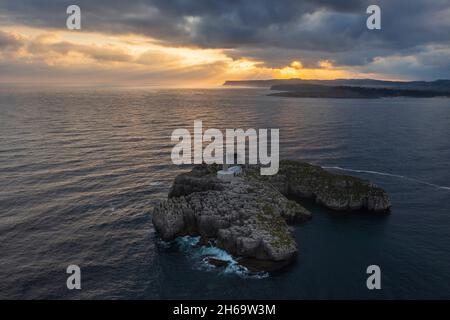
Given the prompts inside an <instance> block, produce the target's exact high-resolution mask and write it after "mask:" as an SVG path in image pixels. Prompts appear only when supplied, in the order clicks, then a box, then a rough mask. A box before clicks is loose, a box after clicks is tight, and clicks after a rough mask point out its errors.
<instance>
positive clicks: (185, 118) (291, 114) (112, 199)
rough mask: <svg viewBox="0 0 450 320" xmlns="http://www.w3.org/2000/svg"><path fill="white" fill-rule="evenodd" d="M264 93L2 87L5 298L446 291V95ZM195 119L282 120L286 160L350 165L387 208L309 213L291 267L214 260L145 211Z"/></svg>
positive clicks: (172, 170) (449, 272)
mask: <svg viewBox="0 0 450 320" xmlns="http://www.w3.org/2000/svg"><path fill="white" fill-rule="evenodd" d="M266 93H267V92H266V91H265V90H262V89H212V90H167V89H166V90H163V89H151V90H149V89H147V90H137V89H136V90H134V89H127V90H125V89H117V90H106V89H101V90H100V89H99V90H95V89H90V90H75V89H70V90H69V89H65V90H54V91H49V90H48V91H45V90H44V91H39V90H31V91H24V90H19V91H18V90H15V91H11V90H3V91H1V92H0V297H1V298H27V299H31V298H33V299H34V298H77V299H79V298H82V299H85V298H104V299H109V298H120V299H130V298H139V299H158V298H162V299H169V298H186V299H188V298H205V299H206V298H208V299H209V298H277V299H283V298H294V299H295V298H300V299H302V298H308V299H316V298H321V299H322V298H388V299H390V298H408V299H409V298H450V288H449V286H450V189H449V188H448V187H450V168H449V165H450V99H443V98H436V99H412V98H395V99H379V100H349V99H342V100H333V99H295V98H280V97H267V96H265V94H266ZM196 119H197V120H203V125H204V127H205V128H206V127H214V128H220V129H223V128H244V129H245V128H250V127H252V128H280V153H281V156H282V157H283V158H292V159H302V160H306V161H309V162H312V163H315V164H319V165H323V166H328V167H339V168H342V169H350V170H357V171H353V172H350V173H351V174H354V175H356V176H359V177H363V178H368V179H371V180H372V181H373V182H375V183H377V184H378V185H380V186H381V187H383V188H385V189H386V190H387V191H388V192H389V194H390V196H391V199H392V203H393V208H392V213H391V214H390V215H386V216H375V215H370V214H339V213H333V212H330V211H327V210H324V209H321V208H318V207H315V206H311V207H310V209H311V210H312V212H313V215H314V217H313V219H312V221H311V222H309V223H306V224H303V225H299V226H297V227H296V228H295V236H296V239H297V241H298V243H299V247H300V255H299V258H298V260H297V263H296V264H295V265H293V266H291V267H290V268H288V269H287V270H285V271H283V272H279V273H276V274H272V275H269V276H262V277H250V276H245V274H242V273H241V272H239V271H238V270H226V271H224V270H210V269H207V268H205V266H204V265H202V263H201V256H202V252H201V250H205V248H203V249H198V248H193V247H191V246H190V245H189V242H188V241H178V243H173V244H166V243H163V242H161V241H160V240H158V237H157V235H156V234H155V231H154V229H153V226H152V224H151V209H152V206H153V205H155V204H156V203H157V202H158V201H160V200H162V199H164V198H165V197H166V195H167V191H168V189H169V187H170V183H171V181H172V179H173V178H174V177H175V175H177V174H178V173H180V172H182V171H184V170H187V169H188V168H186V167H184V168H181V167H177V166H175V165H173V164H172V163H171V160H170V151H171V148H172V146H173V143H172V142H171V141H170V134H171V132H172V131H173V130H174V129H176V128H183V127H185V128H188V129H190V130H193V128H192V127H193V121H194V120H196ZM330 170H334V171H336V172H343V171H342V170H340V169H338V168H334V169H330ZM347 173H349V172H347ZM446 187H447V188H446ZM191 240H192V239H191ZM208 250H209V249H208ZM210 250H212V249H210ZM219 254H222V255H223V253H219ZM70 264H77V265H79V266H80V267H81V274H82V289H81V290H79V291H76V290H73V291H69V290H67V288H66V277H67V276H68V275H67V274H66V272H65V270H66V268H67V266H68V265H70ZM371 264H377V265H379V266H380V267H381V271H382V290H380V291H376V292H374V291H369V290H368V289H367V288H366V278H367V275H366V273H365V271H366V268H367V266H368V265H371Z"/></svg>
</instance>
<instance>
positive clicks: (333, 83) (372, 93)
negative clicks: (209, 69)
mask: <svg viewBox="0 0 450 320" xmlns="http://www.w3.org/2000/svg"><path fill="white" fill-rule="evenodd" d="M224 86H246V87H258V88H270V89H271V90H274V91H280V92H276V93H271V94H269V96H279V97H296V98H364V99H367V98H370V99H375V98H383V97H413V98H433V97H450V80H436V81H429V82H427V81H405V82H403V81H384V80H374V79H336V80H301V79H288V80H281V79H272V80H244V81H226V82H225V83H224Z"/></svg>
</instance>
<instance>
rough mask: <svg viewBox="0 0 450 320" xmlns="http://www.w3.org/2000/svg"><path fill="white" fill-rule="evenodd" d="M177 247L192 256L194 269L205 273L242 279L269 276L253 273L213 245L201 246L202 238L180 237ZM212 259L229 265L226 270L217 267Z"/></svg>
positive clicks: (267, 274)
mask: <svg viewBox="0 0 450 320" xmlns="http://www.w3.org/2000/svg"><path fill="white" fill-rule="evenodd" d="M174 242H175V244H176V246H177V247H178V248H179V249H180V250H181V251H183V252H185V253H187V254H188V255H190V257H191V258H192V259H193V260H194V261H193V265H194V268H196V269H198V270H203V271H218V272H219V273H222V274H235V275H237V276H239V277H241V278H247V279H264V278H267V277H268V276H269V273H268V272H251V271H250V270H248V269H247V268H246V267H244V266H242V265H240V264H239V262H238V261H237V260H236V259H234V258H233V256H231V255H230V254H229V253H228V252H226V251H225V250H222V249H220V248H217V247H215V246H213V245H199V243H200V237H192V236H184V237H178V238H177V239H176V240H175V241H174ZM210 258H213V259H217V260H221V261H225V262H226V263H228V265H227V266H226V267H224V268H220V267H216V266H214V265H213V264H211V263H210V262H209V261H208V260H209V259H210Z"/></svg>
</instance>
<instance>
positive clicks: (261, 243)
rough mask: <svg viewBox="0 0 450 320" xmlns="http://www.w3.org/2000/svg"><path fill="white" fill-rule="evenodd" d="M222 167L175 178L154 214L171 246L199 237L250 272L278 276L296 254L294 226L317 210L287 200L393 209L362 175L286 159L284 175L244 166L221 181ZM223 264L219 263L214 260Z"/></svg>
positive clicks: (200, 169) (208, 167) (207, 167)
mask: <svg viewBox="0 0 450 320" xmlns="http://www.w3.org/2000/svg"><path fill="white" fill-rule="evenodd" d="M220 169H221V167H219V166H217V165H205V164H204V165H197V166H195V167H194V168H193V169H192V171H190V172H188V173H183V174H181V175H179V176H177V177H176V178H175V180H174V183H173V185H172V187H171V189H170V192H169V196H168V199H167V200H165V201H163V202H161V203H160V204H159V205H158V206H156V207H155V208H154V210H153V215H152V217H153V224H154V226H155V229H156V230H157V232H158V233H159V235H160V236H161V238H162V239H163V240H165V241H170V240H174V239H175V238H177V237H179V236H185V235H191V236H200V237H201V243H203V244H207V243H213V244H214V245H215V246H217V247H219V248H221V249H224V250H226V251H227V252H229V253H230V254H232V255H233V256H236V257H240V260H239V263H241V264H242V265H244V266H247V267H248V268H249V269H252V270H264V271H272V270H275V269H278V268H280V267H282V266H285V265H287V264H289V263H291V262H292V261H293V260H294V259H295V257H296V256H297V254H298V246H297V243H296V242H295V240H294V238H293V236H292V234H291V231H290V229H289V226H288V224H292V223H299V222H305V221H307V220H309V219H311V216H312V215H311V212H309V211H308V210H307V209H305V208H304V207H303V206H302V205H301V204H299V203H298V202H296V201H293V200H290V199H289V198H288V197H291V196H293V197H296V198H299V199H309V200H313V201H315V202H316V203H317V204H319V205H322V206H324V207H327V208H329V209H332V210H339V211H354V210H366V211H371V212H374V213H382V212H388V211H389V208H390V206H391V204H390V200H389V197H388V195H387V194H386V192H385V191H384V190H382V189H381V188H379V187H377V186H375V185H373V184H371V183H370V182H369V181H366V180H362V179H359V178H355V177H351V176H345V175H337V174H333V173H330V172H328V171H326V170H324V169H322V168H321V167H319V166H313V165H310V164H307V163H302V162H298V161H281V162H280V170H279V172H278V174H276V175H273V176H261V175H260V174H259V167H258V166H244V167H243V168H242V169H243V170H242V172H241V173H240V174H239V175H238V176H236V177H234V178H233V179H232V180H231V181H223V180H221V179H218V178H217V171H218V170H220ZM216 263H217V261H216Z"/></svg>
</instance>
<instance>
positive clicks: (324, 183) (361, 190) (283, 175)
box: [248, 160, 391, 212]
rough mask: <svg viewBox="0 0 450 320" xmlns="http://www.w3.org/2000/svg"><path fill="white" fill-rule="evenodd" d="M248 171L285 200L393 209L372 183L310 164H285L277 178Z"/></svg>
mask: <svg viewBox="0 0 450 320" xmlns="http://www.w3.org/2000/svg"><path fill="white" fill-rule="evenodd" d="M248 170H249V171H248V173H249V172H251V174H252V175H253V176H254V177H257V178H259V179H260V180H262V181H267V182H269V183H270V184H271V185H272V186H274V187H275V188H277V189H278V190H279V191H280V192H281V193H282V194H284V195H286V196H294V197H297V198H300V199H310V200H314V201H315V202H316V203H317V204H320V205H322V206H324V207H327V208H329V209H332V210H338V211H355V210H368V211H373V212H387V211H389V209H390V207H391V202H390V199H389V196H388V195H387V193H386V192H385V191H384V190H383V189H381V188H379V187H377V186H376V185H374V184H372V183H371V182H370V181H367V180H363V179H360V178H356V177H352V176H347V175H340V174H334V173H331V172H328V171H326V170H324V169H323V168H321V167H319V166H314V165H311V164H308V163H304V162H298V161H291V160H282V161H281V162H280V169H279V171H278V174H276V175H274V176H260V175H258V174H257V171H256V168H253V167H249V168H248Z"/></svg>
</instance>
